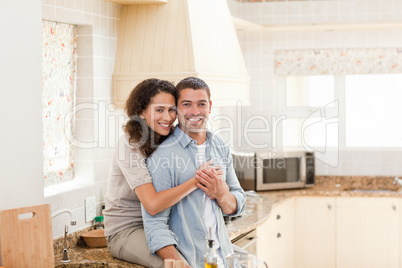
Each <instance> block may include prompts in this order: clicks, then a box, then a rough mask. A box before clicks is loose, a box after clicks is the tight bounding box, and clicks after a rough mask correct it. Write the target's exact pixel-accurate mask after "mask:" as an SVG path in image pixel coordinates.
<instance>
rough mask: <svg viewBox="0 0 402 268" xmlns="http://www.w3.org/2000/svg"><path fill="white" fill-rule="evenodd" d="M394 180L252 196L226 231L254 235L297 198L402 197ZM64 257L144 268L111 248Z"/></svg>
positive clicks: (329, 183) (334, 182)
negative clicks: (275, 211) (115, 255)
mask: <svg viewBox="0 0 402 268" xmlns="http://www.w3.org/2000/svg"><path fill="white" fill-rule="evenodd" d="M377 179H378V178H377ZM364 180H365V181H364ZM392 180H393V178H390V177H388V178H380V179H378V180H375V178H374V179H373V178H368V177H366V178H365V177H363V178H362V180H358V181H356V180H354V179H350V178H347V177H345V178H341V177H331V178H323V177H322V178H318V179H317V183H316V186H314V187H312V188H304V189H295V190H280V191H265V192H258V196H253V195H251V196H250V195H248V197H247V208H246V212H247V213H245V215H244V216H242V217H238V218H235V219H233V220H231V221H230V222H228V223H227V224H226V228H227V230H228V233H229V237H230V239H233V238H235V237H237V236H239V235H241V234H243V233H246V232H248V231H251V230H253V229H255V228H256V227H258V226H259V225H261V224H262V223H264V222H265V221H266V220H268V218H269V216H270V213H271V210H272V208H273V207H275V206H276V205H278V204H280V203H282V202H283V201H284V200H286V199H288V198H291V197H295V196H344V197H402V189H401V188H400V187H399V186H398V185H394V184H393V183H392ZM356 189H357V190H356ZM55 252H58V251H55ZM62 257H63V255H62V254H57V255H56V256H55V264H56V267H143V266H141V265H137V264H132V263H128V262H125V261H121V260H118V259H115V258H113V257H112V256H111V255H110V254H109V252H108V250H107V248H93V249H91V248H88V247H85V246H84V245H80V246H77V247H75V248H72V249H70V250H69V258H70V260H71V262H70V263H68V264H63V263H61V262H60V260H61V259H62Z"/></svg>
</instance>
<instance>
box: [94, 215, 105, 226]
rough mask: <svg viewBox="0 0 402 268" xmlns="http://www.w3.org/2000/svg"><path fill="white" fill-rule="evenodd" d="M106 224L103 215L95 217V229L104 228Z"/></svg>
mask: <svg viewBox="0 0 402 268" xmlns="http://www.w3.org/2000/svg"><path fill="white" fill-rule="evenodd" d="M104 228H105V225H104V224H103V216H97V217H95V229H104Z"/></svg>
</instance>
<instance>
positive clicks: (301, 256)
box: [295, 197, 336, 268]
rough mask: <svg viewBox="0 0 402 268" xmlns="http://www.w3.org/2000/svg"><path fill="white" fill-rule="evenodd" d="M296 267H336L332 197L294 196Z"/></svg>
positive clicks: (333, 201) (333, 202)
mask: <svg viewBox="0 0 402 268" xmlns="http://www.w3.org/2000/svg"><path fill="white" fill-rule="evenodd" d="M295 217H296V248H297V250H296V252H295V253H296V255H295V260H296V267H297V268H322V267H325V268H335V265H336V263H335V223H336V222H335V197H298V198H297V199H296V216H295Z"/></svg>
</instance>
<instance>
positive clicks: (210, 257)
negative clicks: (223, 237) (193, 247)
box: [204, 229, 218, 268]
mask: <svg viewBox="0 0 402 268" xmlns="http://www.w3.org/2000/svg"><path fill="white" fill-rule="evenodd" d="M207 244H208V251H207V253H206V254H205V256H204V261H205V268H217V267H218V254H217V253H216V249H215V248H214V240H213V239H212V235H211V229H209V234H208V239H207Z"/></svg>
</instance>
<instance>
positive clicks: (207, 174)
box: [104, 77, 246, 267]
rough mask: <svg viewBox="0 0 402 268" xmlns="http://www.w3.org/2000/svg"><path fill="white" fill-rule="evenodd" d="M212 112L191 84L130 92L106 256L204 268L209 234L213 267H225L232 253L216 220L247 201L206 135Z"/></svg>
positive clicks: (221, 149)
mask: <svg viewBox="0 0 402 268" xmlns="http://www.w3.org/2000/svg"><path fill="white" fill-rule="evenodd" d="M211 105H212V102H211V100H210V90H209V87H208V85H207V84H206V83H205V82H204V81H203V80H201V79H199V78H195V77H188V78H185V79H183V80H182V81H180V82H179V83H178V84H177V86H176V87H174V85H173V84H171V83H170V82H168V81H164V80H159V79H147V80H145V81H143V82H141V83H140V84H138V85H137V86H136V87H135V88H134V90H133V91H132V92H131V94H130V96H129V98H128V100H127V102H126V112H127V115H128V116H129V118H130V120H129V121H128V122H127V123H126V125H125V126H124V131H125V135H123V136H122V137H120V139H119V146H118V148H117V150H116V152H115V154H114V156H113V159H112V163H111V166H110V171H109V180H108V189H107V193H106V195H105V203H106V208H105V210H104V215H105V236H106V237H107V241H108V248H109V251H110V253H111V255H112V256H114V257H116V258H119V259H123V260H126V261H129V262H133V263H137V264H141V265H143V266H146V267H163V260H164V259H176V260H180V259H182V260H185V261H186V263H187V267H203V266H204V254H205V253H206V252H207V243H206V238H207V236H208V233H209V232H208V230H211V235H212V238H213V239H214V240H215V247H216V249H217V253H218V255H219V256H220V258H219V260H220V262H219V266H220V267H225V266H227V263H226V260H225V257H226V256H227V255H228V254H231V253H233V247H232V245H231V242H230V239H229V236H228V233H227V230H226V228H225V224H224V220H223V217H222V216H223V214H226V215H237V214H239V213H241V212H242V211H243V210H244V209H245V205H246V197H245V194H244V191H243V189H242V188H241V187H240V184H239V182H238V180H237V177H236V175H235V172H234V169H233V165H232V158H231V154H230V150H229V148H228V147H227V146H226V145H225V144H224V142H223V141H222V139H220V138H219V137H217V136H215V135H214V134H212V133H211V132H210V131H208V130H207V129H206V124H207V120H208V117H209V114H210V112H211ZM176 117H177V118H178V122H179V123H178V125H177V126H176V127H175V128H174V127H173V123H174V121H175V120H176Z"/></svg>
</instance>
